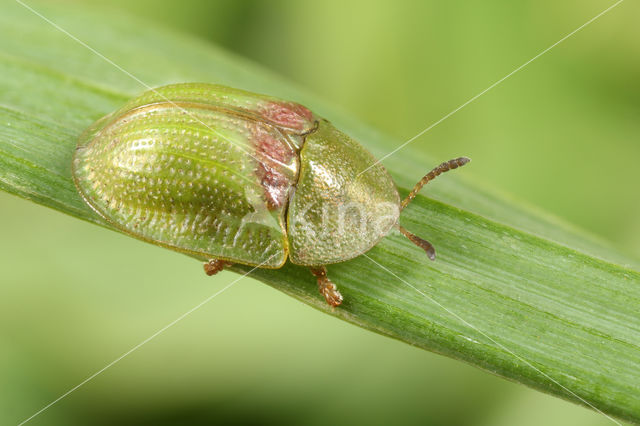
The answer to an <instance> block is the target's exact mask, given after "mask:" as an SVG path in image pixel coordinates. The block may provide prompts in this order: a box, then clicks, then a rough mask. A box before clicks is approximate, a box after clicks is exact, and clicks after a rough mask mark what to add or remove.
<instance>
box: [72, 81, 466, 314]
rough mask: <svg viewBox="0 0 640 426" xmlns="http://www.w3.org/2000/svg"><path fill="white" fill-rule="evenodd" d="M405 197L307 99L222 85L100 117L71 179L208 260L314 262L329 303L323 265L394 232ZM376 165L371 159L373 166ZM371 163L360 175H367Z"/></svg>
mask: <svg viewBox="0 0 640 426" xmlns="http://www.w3.org/2000/svg"><path fill="white" fill-rule="evenodd" d="M468 161H469V159H467V158H465V157H460V158H456V159H454V160H450V161H447V162H445V163H442V164H441V165H439V166H438V167H436V168H435V169H433V170H432V171H430V172H429V173H428V174H427V175H425V176H424V177H423V178H422V179H421V180H420V181H419V182H418V183H417V184H416V185H415V187H414V188H413V190H412V191H411V193H410V194H409V195H408V196H407V198H405V199H404V200H403V201H401V200H400V197H399V194H398V191H397V189H396V186H395V184H394V183H393V181H392V179H391V177H390V176H389V174H388V172H387V171H386V170H385V168H384V167H383V166H382V164H380V163H377V162H376V161H375V158H374V157H373V156H372V155H371V154H370V153H369V152H368V151H367V150H366V149H365V148H363V147H362V146H361V145H360V144H359V143H358V142H356V141H355V140H353V139H352V138H350V137H349V136H347V135H346V134H345V133H343V132H341V131H340V130H338V129H336V128H335V127H334V126H333V125H331V123H329V122H328V121H327V120H325V119H322V118H320V117H318V116H316V115H315V114H314V113H312V112H311V111H310V110H308V109H307V108H305V107H303V106H302V105H299V104H296V103H293V102H287V101H283V100H280V99H276V98H272V97H268V96H263V95H257V94H253V93H250V92H246V91H242V90H238V89H232V88H228V87H224V86H219V85H211V84H199V83H187V84H175V85H169V86H164V87H160V88H157V89H154V90H151V91H149V92H146V93H143V94H142V95H140V96H138V97H136V98H134V99H132V100H131V101H129V102H128V103H127V104H126V105H124V106H123V107H122V108H121V109H119V110H117V111H115V112H113V113H111V114H109V115H107V116H105V117H103V118H101V119H100V120H98V121H97V122H95V123H94V124H93V125H91V126H90V127H89V128H88V129H87V130H86V131H85V132H84V133H83V134H82V135H81V137H80V140H79V143H78V148H77V149H76V152H75V154H74V158H73V166H72V169H73V177H74V181H75V184H76V186H77V188H78V190H79V192H80V194H81V195H82V197H83V199H84V200H85V201H86V202H87V203H88V204H89V205H90V206H91V207H92V208H93V209H94V210H95V211H96V212H97V213H98V214H100V215H101V216H102V217H103V218H104V219H105V220H107V221H108V222H110V223H111V224H113V225H114V226H115V227H117V228H119V229H120V230H122V231H124V232H126V233H128V234H130V235H132V236H134V237H137V238H140V239H142V240H145V241H148V242H152V243H154V244H158V245H161V246H164V247H168V248H171V249H173V250H177V251H180V252H185V253H189V254H192V255H196V256H197V257H200V258H202V259H203V260H207V262H206V263H205V264H204V268H205V272H206V273H207V274H209V275H213V274H215V273H217V272H218V271H220V270H222V269H223V268H224V267H226V266H228V265H231V264H233V263H240V264H245V265H253V266H259V267H263V268H280V267H281V266H282V265H284V263H285V262H286V260H287V257H288V258H289V259H290V261H291V262H292V263H294V264H297V265H303V266H307V267H309V268H310V270H311V272H312V274H313V275H314V276H315V277H316V278H317V281H318V288H319V290H320V293H321V294H322V295H323V296H324V298H325V299H326V301H327V303H329V304H330V305H331V306H338V305H340V303H341V302H342V295H341V294H340V292H339V291H338V289H337V287H336V285H335V284H334V283H333V282H331V280H330V279H329V278H328V276H327V270H326V267H325V265H328V264H332V263H338V262H343V261H346V260H348V259H351V258H354V257H356V256H359V255H360V254H362V253H364V252H366V251H368V250H369V249H371V248H372V247H373V246H375V245H376V244H377V243H378V241H379V240H380V239H382V238H383V237H384V236H385V235H387V234H388V233H389V232H390V231H391V229H393V228H397V229H399V230H400V232H402V234H404V235H405V236H406V237H408V238H409V240H410V241H411V242H413V243H414V244H416V245H418V246H419V247H421V248H422V249H424V250H425V252H426V253H427V255H428V256H429V258H430V259H432V260H433V259H434V258H435V250H434V248H433V246H432V245H431V244H430V243H429V242H428V241H426V240H423V239H421V238H419V237H417V236H415V235H413V234H412V233H410V232H409V231H407V230H406V229H404V228H402V227H401V226H400V225H399V223H398V219H399V216H400V212H401V210H402V209H403V208H405V207H406V206H407V205H408V204H409V202H410V201H411V200H412V199H413V198H414V197H415V196H416V194H417V193H418V191H419V190H420V189H421V188H422V187H423V186H424V185H425V184H427V183H428V182H429V181H430V180H432V179H434V178H435V177H436V176H438V175H439V174H441V173H443V172H446V171H448V170H450V169H455V168H457V167H460V166H462V165H464V164H466V163H467V162H468ZM372 164H373V166H372ZM363 171H364V172H363Z"/></svg>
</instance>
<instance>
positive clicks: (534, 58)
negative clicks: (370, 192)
mask: <svg viewBox="0 0 640 426" xmlns="http://www.w3.org/2000/svg"><path fill="white" fill-rule="evenodd" d="M623 1H624V0H618V1H617V2H616V3H615V4H613V5H612V6H609V7H608V8H606V9H605V10H603V11H602V12H600V13H599V14H597V15H596V16H594V17H593V18H591V19H589V20H588V21H587V22H585V23H584V24H582V25H580V26H579V27H578V28H576V29H575V30H573V31H572V32H570V33H569V34H567V35H566V36H564V37H562V38H561V39H560V40H558V41H557V42H555V43H553V44H552V45H551V46H549V47H547V48H546V49H544V50H543V51H542V52H540V53H538V54H537V55H536V56H534V57H533V58H531V59H529V60H528V61H527V62H525V63H524V64H522V65H520V66H519V67H518V68H516V69H515V70H513V71H511V72H510V73H509V74H507V75H505V76H504V77H502V78H501V79H500V80H498V81H496V82H495V83H493V84H492V85H491V86H489V87H487V88H486V89H484V90H483V91H482V92H480V93H478V94H477V95H475V96H474V97H473V98H471V99H469V100H468V101H467V102H465V103H463V104H462V105H460V106H459V107H458V108H456V109H454V110H453V111H451V112H450V113H448V114H447V115H445V116H444V117H442V118H441V119H440V120H438V121H436V122H435V123H433V124H431V125H430V126H429V127H427V128H426V129H424V130H422V131H421V132H420V133H418V134H417V135H415V136H414V137H412V138H411V139H409V140H407V141H406V142H404V143H403V144H402V145H400V146H399V147H397V148H396V149H394V150H393V151H391V152H390V153H388V154H387V155H385V156H384V157H382V158H380V159H379V160H376V161H375V162H374V163H373V164H371V165H370V166H369V167H367V168H366V169H364V170H363V171H361V172H360V173H358V175H357V176H356V179H357V178H358V176H360V175H361V174H363V173H365V172H366V171H367V170H369V169H370V168H372V167H374V166H375V165H376V164H378V163H380V162H381V161H383V160H385V159H386V158H388V157H390V156H391V155H393V154H395V153H396V152H398V151H400V150H401V149H402V148H404V147H405V146H407V145H409V144H410V143H411V142H413V141H414V140H416V139H418V138H419V137H420V136H422V135H424V134H425V133H427V132H428V131H429V130H431V129H433V128H434V127H436V126H437V125H438V124H440V123H442V122H443V121H444V120H446V119H447V118H449V117H451V116H452V115H453V114H455V113H456V112H458V111H460V110H461V109H462V108H464V107H466V106H467V105H469V104H470V103H471V102H473V101H475V100H476V99H478V98H479V97H480V96H482V95H484V94H485V93H487V92H488V91H489V90H491V89H493V88H494V87H496V86H497V85H498V84H500V83H502V82H503V81H505V80H506V79H508V78H509V77H511V76H512V75H514V74H515V73H517V72H518V71H520V70H521V69H522V68H524V67H526V66H527V65H529V64H530V63H531V62H533V61H535V60H536V59H538V58H539V57H540V56H542V55H544V54H545V53H547V52H548V51H550V50H551V49H553V48H554V47H556V46H557V45H559V44H560V43H562V42H563V41H565V40H566V39H568V38H569V37H571V36H572V35H574V34H575V33H577V32H578V31H580V30H581V29H583V28H584V27H586V26H587V25H589V24H591V23H592V22H593V21H595V20H596V19H598V18H600V17H601V16H602V15H604V14H605V13H607V12H609V11H610V10H611V9H613V8H614V7H616V6H618V5H619V4H620V3H622V2H623Z"/></svg>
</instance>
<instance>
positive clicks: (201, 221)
mask: <svg viewBox="0 0 640 426" xmlns="http://www.w3.org/2000/svg"><path fill="white" fill-rule="evenodd" d="M223 89H224V90H223ZM225 90H226V88H221V87H220V86H212V85H195V84H188V85H174V86H166V87H164V88H160V89H158V91H160V92H158V91H154V92H147V93H146V94H143V95H141V96H140V97H139V98H136V99H134V100H132V101H131V102H129V103H128V104H127V105H126V106H125V107H124V108H122V109H121V110H119V111H117V112H115V113H113V114H111V115H109V116H107V117H105V118H103V119H102V120H100V121H98V122H96V123H95V124H94V125H93V126H92V127H91V128H89V129H88V130H87V131H86V132H85V134H84V135H83V136H82V137H81V140H80V143H79V145H78V149H77V151H76V154H75V157H74V162H73V169H74V179H75V181H76V185H77V186H78V188H79V190H80V192H81V194H82V195H83V197H84V198H85V200H86V201H87V202H88V203H89V204H90V205H91V207H93V208H94V209H95V210H96V211H97V212H98V213H99V214H100V215H102V216H103V217H104V218H105V219H107V220H108V221H110V222H111V223H113V224H114V225H116V226H117V227H119V228H120V229H122V230H123V231H125V232H128V233H130V234H132V235H134V236H136V237H138V238H141V239H144V240H148V241H152V242H154V243H158V244H161V245H164V246H167V247H170V248H174V249H176V250H179V251H184V252H189V253H193V254H198V255H201V256H202V257H203V258H211V257H216V258H220V259H224V260H229V261H233V262H240V263H244V264H249V265H258V264H262V263H263V262H264V264H263V265H262V266H263V267H272V268H273V267H279V266H281V265H282V264H283V263H284V262H285V260H286V257H287V252H288V248H287V239H286V226H285V218H284V212H285V209H286V206H287V203H288V198H289V193H290V189H291V187H292V186H293V185H294V184H295V180H296V178H297V173H298V167H299V156H298V149H299V146H300V145H301V141H302V134H303V133H304V132H307V131H309V129H310V128H313V126H312V124H310V122H309V120H310V117H311V116H310V113H309V117H307V116H306V115H305V114H306V113H307V112H308V110H306V109H304V108H303V107H301V108H302V109H300V108H297V107H291V108H289V107H288V105H296V104H288V103H282V104H279V103H278V102H277V101H275V100H273V99H271V98H266V97H260V96H258V95H253V98H252V97H251V96H250V94H247V93H246V92H241V93H242V94H243V96H244V98H241V99H240V100H238V99H237V98H234V97H232V96H230V95H229V93H228V92H226V91H225ZM228 90H235V89H228ZM238 92H240V91H238ZM212 93H216V94H217V95H216V96H217V97H212V96H211V94H212ZM207 96H208V97H207ZM205 98H206V99H209V101H205ZM211 99H213V100H214V101H215V102H214V101H211ZM287 111H288V112H287Z"/></svg>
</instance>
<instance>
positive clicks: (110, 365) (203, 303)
mask: <svg viewBox="0 0 640 426" xmlns="http://www.w3.org/2000/svg"><path fill="white" fill-rule="evenodd" d="M273 256H275V255H272V256H271V257H270V258H269V259H267V260H265V261H264V262H262V263H261V264H260V265H258V266H255V267H254V268H253V269H251V270H250V271H249V272H247V273H246V274H244V275H242V276H241V277H239V278H237V279H235V280H233V281H231V283H230V284H227V285H226V286H225V287H223V288H222V289H221V290H218V291H217V292H215V293H214V294H212V295H211V296H209V297H207V298H206V299H205V300H204V301H202V302H200V303H199V304H197V305H196V306H194V307H193V308H191V309H189V310H188V311H187V312H185V313H184V314H182V315H180V316H179V317H178V318H176V319H175V320H173V321H171V322H170V323H169V324H167V325H165V326H164V327H162V328H161V329H160V330H158V331H156V332H155V333H153V334H152V335H151V336H149V337H147V338H146V339H144V340H143V341H142V342H140V343H138V344H137V345H135V346H134V347H133V348H131V349H129V350H128V351H127V352H125V353H124V354H122V355H120V356H119V357H118V358H116V359H114V360H113V361H111V362H110V363H109V364H107V365H106V366H104V367H103V368H101V369H100V370H98V371H96V372H95V373H93V374H92V375H91V376H89V377H87V378H86V379H84V380H83V381H82V382H80V383H78V384H77V385H76V386H74V387H72V388H71V389H69V390H68V391H67V392H65V393H63V394H62V395H60V396H59V397H58V398H56V399H54V400H53V401H51V402H50V403H49V404H47V405H45V406H44V407H43V408H41V409H40V410H39V411H37V412H36V413H34V414H33V415H31V416H30V417H29V418H27V419H25V420H23V421H22V422H20V423H19V424H18V426H22V425H23V424H25V423H27V422H28V421H30V420H31V419H33V418H34V417H36V416H37V415H38V414H41V413H42V412H44V411H45V410H47V409H48V408H50V407H51V406H53V405H54V404H56V403H57V402H58V401H60V400H61V399H63V398H65V397H67V396H68V395H69V394H71V393H72V392H74V391H76V390H77V389H78V388H80V387H81V386H82V385H84V384H86V383H87V382H89V381H91V380H92V379H94V378H95V377H96V376H98V375H99V374H101V373H103V372H104V371H105V370H107V369H109V368H110V367H112V366H113V365H115V364H116V363H118V362H119V361H121V360H122V359H123V358H125V357H126V356H128V355H130V354H131V353H132V352H135V351H136V350H137V349H139V348H140V347H142V346H143V345H145V344H146V343H148V342H149V341H151V340H153V339H154V338H155V337H157V336H158V335H160V334H162V333H163V332H164V331H165V330H167V329H168V328H170V327H172V326H174V325H175V324H177V323H178V322H180V321H182V320H183V319H184V318H186V317H187V316H189V315H190V314H192V313H193V312H195V311H197V310H198V309H200V308H201V307H202V306H204V305H205V304H207V303H208V302H210V301H211V300H212V299H213V298H215V297H216V296H218V295H219V294H222V293H223V292H224V291H225V290H227V289H229V288H230V287H231V286H232V285H234V284H235V283H237V282H238V281H240V280H241V279H243V278H244V277H246V276H247V275H249V274H250V273H252V272H253V271H255V270H256V269H258V268H259V267H261V266H262V265H264V264H265V263H267V262H268V261H269V260H271V258H272V257H273Z"/></svg>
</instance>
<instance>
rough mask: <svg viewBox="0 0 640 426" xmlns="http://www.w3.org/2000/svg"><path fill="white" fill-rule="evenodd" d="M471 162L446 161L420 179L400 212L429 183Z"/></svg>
mask: <svg viewBox="0 0 640 426" xmlns="http://www.w3.org/2000/svg"><path fill="white" fill-rule="evenodd" d="M469 161H471V159H470V158H467V157H458V158H454V159H453V160H449V161H445V162H444V163H442V164H440V165H439V166H438V167H436V168H434V169H433V170H431V171H430V172H429V173H427V174H426V175H424V177H423V178H422V179H420V181H419V182H418V183H416V186H414V187H413V189H412V190H411V192H410V193H409V195H407V198H405V199H404V200H402V204H401V205H400V210H403V209H404V208H405V207H407V205H409V203H410V202H411V200H413V199H414V198H416V195H418V192H420V190H421V189H422V187H423V186H425V185H426V184H428V183H429V182H431V181H432V180H434V179H435V178H437V177H438V176H440V175H441V174H442V173H444V172H448V171H449V170H453V169H457V168H458V167H462V166H464V165H465V164H467V163H468V162H469ZM401 232H402V231H401ZM403 234H404V232H403ZM405 235H407V234H405ZM412 235H413V234H412ZM407 237H408V238H409V239H410V240H411V237H409V236H408V235H407ZM414 237H415V235H414ZM415 238H418V237H415ZM412 241H413V240H412ZM427 254H428V253H427Z"/></svg>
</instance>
